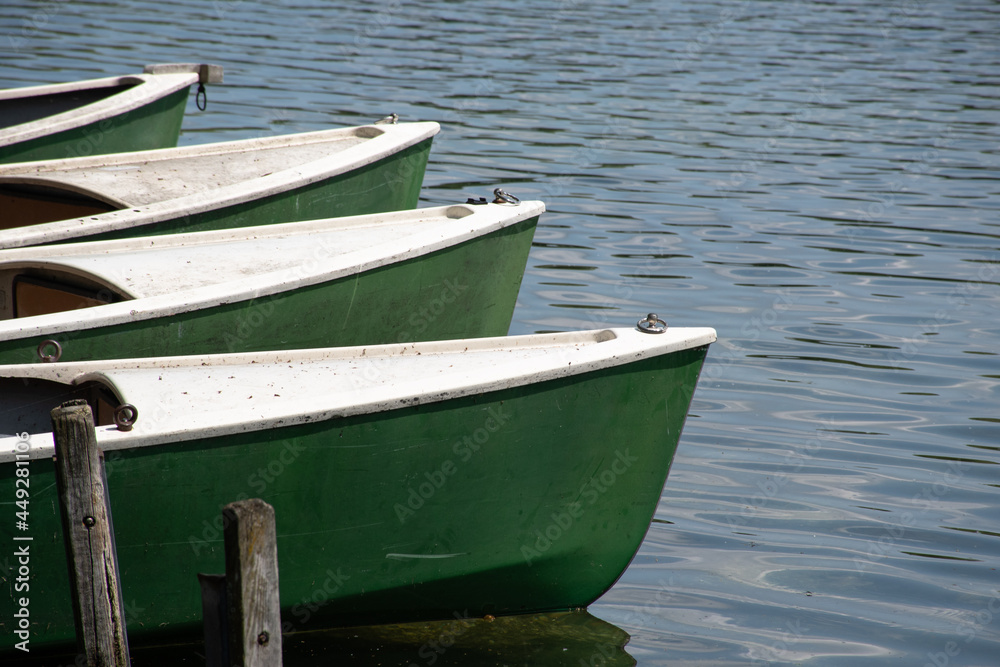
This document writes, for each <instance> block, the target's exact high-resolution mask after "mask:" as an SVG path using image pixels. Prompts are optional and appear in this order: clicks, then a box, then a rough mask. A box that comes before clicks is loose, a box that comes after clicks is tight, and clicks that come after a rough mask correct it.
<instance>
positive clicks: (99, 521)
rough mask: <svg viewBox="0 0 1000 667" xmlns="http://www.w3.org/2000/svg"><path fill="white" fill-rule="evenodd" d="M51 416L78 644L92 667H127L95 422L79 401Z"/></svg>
mask: <svg viewBox="0 0 1000 667" xmlns="http://www.w3.org/2000/svg"><path fill="white" fill-rule="evenodd" d="M51 416H52V432H53V434H54V436H55V450H56V457H55V468H56V486H57V489H58V491H59V498H60V500H61V502H60V505H59V509H60V514H61V515H62V526H63V537H64V540H65V542H66V557H67V561H68V564H69V577H70V586H71V587H72V595H73V617H74V620H75V623H76V637H77V644H78V645H79V648H80V650H81V652H82V653H83V654H84V655H86V656H87V664H88V665H90V666H91V667H127V666H128V665H129V664H130V660H129V652H128V639H127V637H126V634H125V614H124V606H123V605H122V597H121V590H120V588H121V586H120V582H119V578H118V557H117V555H116V554H115V548H114V542H113V539H112V526H111V510H110V507H109V505H108V494H107V489H106V488H105V481H104V457H103V456H102V454H101V453H100V452H99V451H98V448H97V436H96V433H95V432H94V416H93V414H92V413H91V410H90V406H89V405H88V404H87V402H86V401H85V400H81V399H77V400H73V401H68V402H66V403H63V404H62V405H61V406H59V407H58V408H55V409H54V410H52V412H51Z"/></svg>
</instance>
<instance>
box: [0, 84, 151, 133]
mask: <svg viewBox="0 0 1000 667" xmlns="http://www.w3.org/2000/svg"><path fill="white" fill-rule="evenodd" d="M138 83H139V80H136V81H129V82H126V83H120V84H118V85H114V86H107V87H103V88H82V89H80V90H67V91H63V92H58V93H47V94H43V95H30V96H24V97H10V98H8V99H5V100H0V128H4V127H12V126H14V125H20V124H22V123H30V122H32V121H35V120H39V119H41V118H47V117H48V116H54V115H56V114H59V113H64V112H66V111H71V110H73V109H78V108H80V107H82V106H84V105H87V104H93V103H94V102H100V101H101V100H103V99H106V98H108V97H111V96H112V95H117V94H118V93H122V92H125V91H126V90H128V89H129V88H133V87H135V86H136V85H138Z"/></svg>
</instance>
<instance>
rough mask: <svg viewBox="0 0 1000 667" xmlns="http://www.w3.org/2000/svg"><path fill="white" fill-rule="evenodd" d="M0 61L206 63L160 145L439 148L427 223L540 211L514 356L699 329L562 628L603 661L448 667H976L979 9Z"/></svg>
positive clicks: (981, 219)
mask: <svg viewBox="0 0 1000 667" xmlns="http://www.w3.org/2000/svg"><path fill="white" fill-rule="evenodd" d="M0 49H2V51H3V55H2V58H3V60H2V63H3V64H2V67H0V86H2V87H10V86H20V85H28V84H33V83H40V82H55V81H69V80H75V79H80V78H92V77H95V76H101V75H105V74H118V73H128V72H134V71H137V70H138V68H140V67H141V66H142V65H144V64H146V63H153V62H178V61H180V62H185V61H187V62H190V61H199V62H213V63H219V64H222V65H224V66H225V68H226V83H225V84H224V85H221V86H214V87H211V88H210V89H209V91H208V104H209V106H208V110H207V111H204V112H199V111H197V110H196V109H195V108H194V104H193V100H192V102H191V104H190V105H189V109H188V117H187V118H186V120H185V131H184V134H183V136H182V139H181V143H183V144H192V143H204V142H210V141H220V140H227V139H237V138H246V137H251V136H260V135H265V134H276V133H289V132H299V131H308V130H317V129H326V128H330V127H338V126H345V125H356V124H359V123H365V122H369V121H371V120H374V119H377V118H380V117H382V116H385V115H386V114H388V113H391V112H395V113H398V114H400V116H401V117H402V119H403V120H436V121H439V122H440V123H441V124H442V126H443V131H442V133H441V135H439V137H438V138H437V139H436V140H435V144H434V148H433V151H432V156H431V164H430V166H429V169H428V173H427V178H426V181H425V188H424V193H423V202H424V203H425V204H427V205H434V204H444V203H451V202H456V201H464V200H465V199H466V198H467V197H470V196H485V195H488V194H489V193H490V192H491V191H492V189H493V188H495V187H498V186H502V187H503V188H505V189H506V190H508V191H509V192H511V193H513V194H515V195H517V196H519V197H521V198H522V199H542V200H544V201H545V202H546V204H547V206H548V213H546V214H545V216H544V217H543V218H542V224H541V225H540V227H539V229H538V232H537V234H536V237H535V246H534V248H533V249H532V254H531V257H530V259H529V262H528V269H527V272H526V275H525V279H524V283H523V286H522V290H521V296H520V300H519V305H518V308H517V311H516V313H515V320H514V324H513V327H512V333H528V332H533V331H548V330H571V329H581V328H592V327H597V326H606V325H614V326H631V325H633V324H634V323H635V321H636V320H637V319H638V318H639V317H640V316H642V315H645V314H646V313H647V312H649V311H651V310H652V311H655V312H657V313H659V314H660V315H661V316H662V317H664V319H666V320H667V321H668V322H669V323H670V324H672V325H677V326H680V325H689V326H713V327H715V328H716V329H717V330H718V333H719V342H718V343H716V344H715V345H714V346H713V347H712V348H711V350H710V353H709V360H708V363H707V365H706V367H705V371H704V373H703V376H702V380H701V383H700V385H699V388H698V391H697V394H696V395H695V400H694V404H693V405H692V408H691V414H690V416H689V419H688V423H687V426H686V428H685V432H684V435H683V437H682V439H681V446H680V449H679V451H678V455H677V459H676V461H675V464H674V467H673V470H672V471H671V474H670V478H669V480H668V482H667V485H666V488H665V489H664V492H663V498H662V501H661V503H660V507H659V509H658V511H657V513H656V519H655V521H654V524H653V526H652V528H651V529H650V532H649V534H648V536H647V538H646V541H645V543H644V545H643V547H642V548H641V550H640V551H639V554H638V556H637V557H636V559H635V561H634V562H633V564H632V566H631V567H630V568H629V569H628V570H627V571H626V573H625V574H624V576H623V577H622V578H621V580H620V581H619V582H618V583H617V584H616V585H615V586H614V587H613V588H612V589H611V590H610V591H609V592H608V593H607V594H606V595H605V596H604V597H603V598H602V599H601V600H599V601H598V602H597V603H595V604H594V605H593V606H592V607H591V610H590V611H591V613H592V614H593V615H594V616H596V617H598V618H599V619H603V620H604V621H607V622H609V623H611V624H613V625H615V626H617V627H618V628H621V629H623V630H625V631H626V632H627V633H628V634H629V635H631V640H630V642H629V643H628V645H627V647H626V649H625V651H626V652H627V653H625V654H622V653H621V651H620V649H618V652H617V653H614V654H613V655H611V654H609V653H608V651H604V650H603V649H604V647H605V646H606V645H610V644H608V642H607V640H606V638H600V637H597V636H596V635H595V639H594V648H593V650H589V648H588V647H587V640H586V639H582V640H580V639H579V637H577V642H578V643H579V644H580V645H582V646H583V649H581V650H580V651H575V650H574V651H571V652H567V654H570V655H571V656H572V657H571V658H569V659H565V660H562V662H560V658H559V656H560V650H561V647H560V646H559V643H560V642H561V641H563V640H561V639H559V637H558V636H555V637H551V636H549V637H546V636H545V635H544V633H543V634H542V635H538V634H526V635H525V637H528V639H526V640H525V641H530V642H535V643H539V647H540V648H539V650H538V651H537V652H531V651H526V650H523V647H522V648H521V649H518V650H516V651H515V650H513V649H511V648H509V646H508V648H507V649H504V648H503V646H499V647H495V650H492V651H491V652H486V653H482V652H481V653H474V654H469V655H466V654H463V662H462V664H470V665H476V664H563V663H565V664H573V665H577V664H581V663H583V664H584V665H587V664H590V665H593V666H594V667H598V666H599V665H603V664H618V663H620V662H621V661H622V660H624V662H625V663H626V664H627V663H628V662H630V660H631V658H634V660H635V661H636V662H637V663H638V664H639V665H640V666H642V667H652V666H653V665H674V664H678V665H679V664H683V665H761V664H774V665H793V664H794V665H813V666H821V665H822V666H840V665H906V666H911V665H912V666H916V667H920V666H922V665H925V664H930V665H935V666H936V667H942V666H944V665H951V666H955V665H962V666H987V665H997V664H1000V575H998V573H997V570H996V568H997V566H998V564H1000V468H994V467H993V466H994V465H997V464H998V463H1000V425H998V421H1000V411H998V407H1000V391H998V382H1000V356H998V354H1000V323H998V321H1000V318H998V306H1000V289H998V284H1000V129H998V122H1000V4H997V3H996V2H992V1H988V0H956V1H955V2H948V3H932V2H929V1H927V0H899V1H889V2H862V1H860V0H858V1H848V0H830V1H828V2H818V1H817V2H810V1H806V0H798V1H796V0H789V1H787V2H781V1H767V0H733V1H731V2H722V1H721V0H711V1H706V2H697V3H695V2H676V1H672V0H671V1H667V0H664V1H662V2H633V3H628V4H627V5H626V4H625V3H613V2H582V1H581V0H542V1H539V2H531V3H529V2H525V1H524V0H510V1H508V2H505V3H493V2H448V1H446V0H423V1H420V2H410V3H403V2H398V1H397V2H388V3H350V4H346V3H337V2H331V3H325V2H319V1H318V0H317V1H314V2H304V1H303V2H272V3H258V2H241V1H233V2H193V1H192V0H180V1H177V2H172V3H170V4H153V3H150V2H134V3H116V2H21V1H18V0H15V1H14V2H13V3H11V2H8V3H6V4H5V5H4V9H3V12H2V17H0ZM588 623H589V621H588ZM583 627H584V630H586V631H590V630H587V628H590V627H591V626H589V625H587V624H586V623H585V624H583ZM577 631H579V628H578V629H577ZM612 634H613V632H612ZM611 643H614V642H611ZM372 650H373V655H377V654H378V650H377V647H376V649H372ZM505 651H506V653H505ZM609 651H610V649H609ZM458 653H459V649H454V650H453V651H452V653H451V655H452V656H453V657H454V656H457V655H458ZM391 655H396V654H395V653H393V654H391ZM399 655H402V656H403V657H402V658H398V657H397V658H391V657H389V654H385V655H378V656H377V657H376V658H375V659H374V661H373V662H372V664H383V665H389V664H397V663H396V662H393V660H397V661H399V660H401V661H402V662H400V663H399V664H412V665H417V666H418V667H423V666H425V665H426V666H427V667H431V665H432V664H434V663H435V662H437V664H439V665H440V664H442V663H444V662H446V661H447V660H446V658H445V657H444V654H437V653H433V652H432V653H426V652H424V653H420V652H419V651H417V650H414V651H410V652H409V653H408V652H407V651H405V650H404V651H402V652H401V653H400V654H399ZM581 656H582V657H581ZM629 656H631V658H629ZM432 659H433V661H432ZM331 661H334V660H332V659H329V656H327V657H323V658H322V659H320V657H317V664H326V662H331Z"/></svg>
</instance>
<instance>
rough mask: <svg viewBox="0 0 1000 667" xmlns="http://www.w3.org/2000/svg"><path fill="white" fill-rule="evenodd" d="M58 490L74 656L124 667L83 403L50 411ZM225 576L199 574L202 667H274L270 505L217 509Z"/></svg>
mask: <svg viewBox="0 0 1000 667" xmlns="http://www.w3.org/2000/svg"><path fill="white" fill-rule="evenodd" d="M51 416H52V432H53V436H54V439H55V469H56V486H57V488H58V491H59V499H60V504H59V511H60V514H61V516H62V526H63V536H64V540H65V543H66V558H67V564H68V566H69V575H70V586H71V589H72V597H73V600H72V602H73V618H74V621H75V625H76V637H77V644H78V645H79V650H80V652H81V653H83V654H84V655H85V656H86V659H87V665H88V666H89V667H129V665H130V664H131V659H130V656H129V648H128V638H127V636H126V632H125V613H124V605H123V604H122V596H121V580H120V578H119V575H118V556H117V554H116V552H115V543H114V526H113V524H112V521H111V508H110V505H109V503H108V489H107V480H106V478H105V474H104V457H103V454H102V453H101V451H100V450H99V449H98V446H97V434H96V432H95V430H94V416H93V413H92V412H91V409H90V405H88V403H87V401H85V400H82V399H78V400H72V401H68V402H66V403H63V404H62V405H60V406H59V407H58V408H55V409H54V410H52V412H51ZM222 516H223V521H224V526H225V528H224V531H223V539H224V543H225V554H226V574H225V575H205V574H199V575H198V579H199V581H201V586H202V612H203V614H204V622H205V654H206V660H207V663H208V667H233V666H234V665H240V666H241V667H281V611H280V604H279V597H278V549H277V532H276V529H275V522H274V508H273V507H271V506H270V505H268V504H267V503H266V502H264V501H263V500H260V499H258V498H253V499H250V500H244V501H239V502H235V503H230V504H229V505H226V506H225V507H224V508H223V510H222Z"/></svg>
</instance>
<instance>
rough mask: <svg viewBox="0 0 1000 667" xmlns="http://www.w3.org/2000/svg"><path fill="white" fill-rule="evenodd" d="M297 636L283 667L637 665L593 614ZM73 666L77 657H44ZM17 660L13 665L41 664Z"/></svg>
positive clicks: (616, 631)
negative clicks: (333, 666) (334, 666)
mask: <svg viewBox="0 0 1000 667" xmlns="http://www.w3.org/2000/svg"><path fill="white" fill-rule="evenodd" d="M456 617H457V618H456V619H455V620H452V621H434V622H430V623H405V624H398V625H373V626H366V627H353V628H335V629H331V630H317V631H312V632H297V633H291V634H286V635H285V636H284V637H282V647H283V654H282V663H283V665H284V667H321V666H326V665H337V667H345V666H346V667H361V666H365V667H375V666H378V667H414V666H415V667H431V666H432V665H433V667H452V666H454V667H459V666H461V667H487V666H492V665H524V666H531V665H538V666H539V667H563V666H565V667H633V666H634V665H635V664H636V661H635V659H634V658H633V657H632V656H630V655H629V654H628V653H626V652H625V645H626V644H627V643H628V641H629V635H628V633H627V632H625V631H624V630H622V629H621V628H619V627H617V626H615V625H612V624H610V623H607V622H605V621H602V620H601V619H599V618H597V617H595V616H592V615H591V614H590V613H589V612H587V611H583V610H581V611H570V612H556V613H548V614H525V615H522V616H504V617H499V618H496V619H490V618H468V617H465V615H464V614H462V613H457V614H456ZM131 656H132V665H133V667H179V666H181V665H197V667H202V666H203V665H204V664H205V657H204V646H203V645H202V644H201V643H198V644H187V645H174V646H158V647H143V648H136V649H132V650H131ZM45 660H46V661H45V663H44V664H46V665H49V666H51V665H73V664H75V663H74V656H72V655H66V656H54V655H51V654H50V655H48V656H46V657H45ZM40 664H42V663H39V662H37V661H36V662H17V661H15V662H14V663H13V664H10V665H9V667H27V666H28V665H40Z"/></svg>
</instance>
